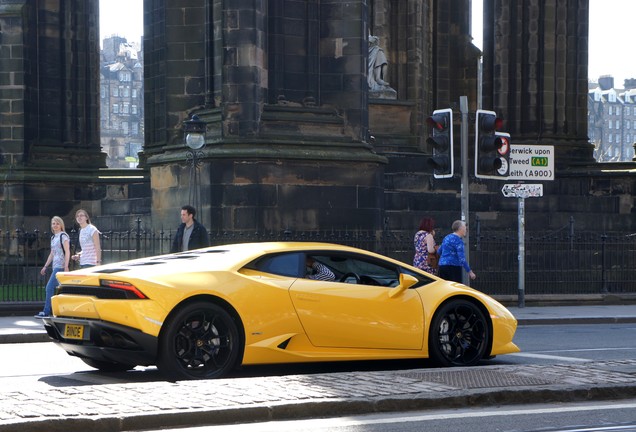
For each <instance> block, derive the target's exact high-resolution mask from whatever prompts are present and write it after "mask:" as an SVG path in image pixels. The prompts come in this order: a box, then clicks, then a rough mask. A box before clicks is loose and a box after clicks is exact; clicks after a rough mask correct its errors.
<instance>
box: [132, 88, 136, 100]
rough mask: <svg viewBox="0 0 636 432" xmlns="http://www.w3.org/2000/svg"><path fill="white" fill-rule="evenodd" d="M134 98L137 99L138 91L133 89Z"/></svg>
mask: <svg viewBox="0 0 636 432" xmlns="http://www.w3.org/2000/svg"><path fill="white" fill-rule="evenodd" d="M132 97H133V98H136V97H137V89H136V88H134V89H132Z"/></svg>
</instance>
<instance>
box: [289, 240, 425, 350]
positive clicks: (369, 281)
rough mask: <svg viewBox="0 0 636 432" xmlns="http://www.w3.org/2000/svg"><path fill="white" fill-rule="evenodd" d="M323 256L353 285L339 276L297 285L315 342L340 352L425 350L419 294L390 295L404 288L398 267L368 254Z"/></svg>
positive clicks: (296, 296) (294, 294)
mask: <svg viewBox="0 0 636 432" xmlns="http://www.w3.org/2000/svg"><path fill="white" fill-rule="evenodd" d="M321 254H322V255H321V257H320V260H321V262H322V264H325V265H327V266H328V267H330V268H331V269H332V270H333V272H334V273H335V274H336V275H337V276H338V277H339V278H340V277H345V278H346V280H348V281H350V282H352V283H347V282H340V281H339V278H338V279H337V280H336V281H320V280H310V279H304V278H301V279H298V280H296V281H295V282H294V284H293V285H292V287H291V289H290V296H291V299H292V302H293V304H294V307H295V309H296V313H297V314H298V316H299V319H300V321H301V324H302V325H303V328H304V329H305V332H306V333H307V335H308V337H309V339H310V341H311V343H312V344H314V345H315V346H321V347H334V348H370V349H414V350H416V349H421V348H422V343H423V339H424V338H423V329H424V313H423V308H422V302H421V299H420V297H419V295H418V293H417V291H416V290H413V289H407V290H405V291H404V292H402V293H399V294H398V295H395V296H391V295H390V294H391V292H392V291H393V290H396V289H398V288H397V286H396V285H397V283H398V282H397V281H398V280H399V267H398V266H395V265H393V264H392V263H388V262H384V261H382V262H380V261H378V260H374V259H370V258H366V257H365V256H364V255H355V254H347V255H343V254H337V253H334V254H331V255H330V254H327V253H325V252H321ZM330 258H333V259H332V260H331V261H330ZM362 272H364V273H362ZM349 273H353V274H355V275H356V276H359V280H358V281H356V280H355V278H353V277H351V276H348V277H346V276H345V275H347V274H349ZM358 273H362V274H358ZM367 273H373V274H367ZM353 282H357V283H353Z"/></svg>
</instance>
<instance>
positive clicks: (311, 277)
mask: <svg viewBox="0 0 636 432" xmlns="http://www.w3.org/2000/svg"><path fill="white" fill-rule="evenodd" d="M57 279H58V281H59V283H60V285H59V287H58V290H57V295H55V296H54V297H53V299H52V304H53V316H51V317H48V318H45V319H44V325H45V328H46V330H47V332H48V334H49V336H50V337H51V338H52V339H53V340H54V341H55V342H56V343H58V344H59V345H60V346H61V347H62V348H63V349H65V350H66V351H67V352H68V353H69V354H70V355H73V356H78V357H80V358H81V359H82V360H84V362H86V363H87V364H88V365H90V366H92V367H95V368H97V369H100V370H105V371H117V370H120V371H123V370H127V369H132V368H134V367H135V366H137V365H144V366H147V365H156V366H157V367H158V369H159V370H160V371H161V372H162V373H163V374H165V376H166V377H168V378H170V379H175V380H179V379H194V378H217V377H221V376H223V375H224V374H226V373H228V371H230V370H232V369H233V368H235V367H237V366H239V365H254V364H268V363H269V364H271V363H296V362H317V361H337V360H374V359H375V360H377V359H413V358H431V359H432V360H434V362H435V363H437V364H439V365H442V366H455V365H457V366H467V365H474V364H476V363H478V362H479V361H480V360H482V359H484V358H491V357H493V356H495V355H498V354H506V353H513V352H517V351H519V349H518V348H517V346H516V345H515V344H514V343H513V342H512V339H513V336H514V334H515V330H516V327H517V320H516V319H515V318H514V317H513V316H512V314H511V313H510V312H509V311H508V310H507V309H506V308H505V307H504V306H502V305H501V304H500V303H498V302H497V301H495V300H494V299H492V298H491V297H489V296H487V295H485V294H483V293H480V292H479V291H476V290H473V289H471V288H469V287H466V286H464V285H461V284H457V283H454V282H448V281H445V280H443V279H440V278H438V277H435V276H432V275H430V274H428V273H425V272H423V271H421V270H418V269H417V268H414V267H412V266H410V265H407V264H404V263H401V262H399V261H396V260H393V259H391V258H387V257H384V256H382V255H378V254H375V253H372V252H367V251H364V250H360V249H356V248H352V247H346V246H341V245H335V244H327V243H302V242H298V243H297V242H287V243H285V242H272V243H248V244H233V245H225V246H216V247H209V248H204V249H198V250H195V251H188V252H182V253H175V254H169V255H161V256H155V257H149V258H142V259H136V260H132V261H125V262H118V263H114V264H108V265H102V266H98V267H92V268H87V269H81V270H76V271H72V272H64V273H58V274H57Z"/></svg>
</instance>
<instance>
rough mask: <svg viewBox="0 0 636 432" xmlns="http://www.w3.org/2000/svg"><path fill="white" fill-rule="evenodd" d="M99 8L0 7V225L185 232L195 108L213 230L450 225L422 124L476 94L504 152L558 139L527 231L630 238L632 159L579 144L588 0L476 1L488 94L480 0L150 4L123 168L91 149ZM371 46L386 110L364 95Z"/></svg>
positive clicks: (452, 215) (204, 198) (493, 206)
mask: <svg viewBox="0 0 636 432" xmlns="http://www.w3.org/2000/svg"><path fill="white" fill-rule="evenodd" d="M97 3H98V2H97V0H57V1H51V2H31V1H27V0H0V28H1V29H2V30H3V31H2V35H1V38H0V48H1V49H2V51H1V52H2V53H4V56H3V57H2V58H1V59H0V61H2V63H3V68H2V71H3V72H2V74H1V76H2V81H0V101H2V106H3V111H2V116H3V122H2V135H0V140H1V141H0V146H1V147H2V155H3V162H2V164H1V165H0V175H2V176H3V177H4V187H3V191H2V197H1V202H2V205H3V212H2V213H3V215H6V216H4V221H3V222H2V228H0V229H7V228H13V227H15V226H33V225H36V224H40V226H46V221H48V218H49V217H50V216H51V215H52V214H59V215H62V216H65V217H68V216H69V215H71V214H72V212H73V210H74V209H76V208H78V207H85V208H88V209H89V211H91V212H92V213H93V214H94V215H95V216H96V217H95V219H96V220H97V221H98V223H99V224H100V226H101V227H104V228H111V229H121V228H127V227H129V226H130V221H131V218H135V217H136V216H139V215H141V216H143V217H144V219H145V220H147V221H149V223H148V225H149V226H151V227H153V228H155V229H161V228H169V227H174V226H176V224H177V223H178V213H179V212H178V209H179V207H180V206H181V205H183V204H185V203H184V197H185V196H187V195H188V191H189V190H190V187H191V186H192V185H191V184H190V179H192V178H193V177H192V176H191V169H193V168H192V166H188V163H187V161H188V153H187V148H186V147H185V145H184V140H183V126H184V122H185V121H186V120H188V119H190V118H191V116H192V115H193V114H196V115H197V116H198V117H199V118H200V119H202V120H203V121H204V122H205V123H206V125H207V133H206V145H205V147H204V148H203V149H201V152H202V153H201V158H200V162H201V165H200V167H199V170H200V171H199V174H200V175H199V176H198V177H195V178H198V179H200V180H199V182H198V184H197V187H198V190H199V193H200V194H201V208H200V212H199V215H200V219H202V220H203V222H204V223H205V224H206V225H207V226H208V227H209V228H210V229H213V230H217V229H218V230H223V231H240V230H259V231H262V230H267V231H279V230H283V229H296V230H309V229H339V228H347V229H365V230H376V231H380V230H382V229H385V228H388V229H415V227H416V226H417V222H418V221H419V219H420V218H421V217H422V216H424V215H430V216H433V217H435V218H436V219H437V220H438V225H440V226H442V227H446V226H448V225H450V223H451V222H452V220H454V219H458V218H459V214H460V199H459V194H460V187H461V186H460V178H459V177H458V176H455V177H454V178H452V179H448V180H446V179H440V180H438V179H434V178H433V176H432V173H431V171H430V169H428V168H427V167H426V164H425V161H426V158H427V156H428V155H430V153H431V149H430V148H429V146H428V144H427V143H426V137H427V136H428V134H429V131H428V130H427V127H426V117H427V116H428V115H430V113H431V112H432V111H433V110H434V109H437V108H446V107H450V108H453V109H454V110H455V111H458V110H459V99H460V96H467V99H468V101H469V111H470V112H471V113H474V112H475V110H476V109H477V108H478V107H483V108H487V109H493V110H495V111H497V113H498V114H499V115H500V116H501V117H503V118H504V120H505V123H506V130H507V131H508V132H510V134H511V135H512V137H513V138H512V139H513V143H524V144H543V145H554V146H555V151H556V155H557V156H556V166H557V169H556V180H555V181H553V182H547V183H546V185H545V197H544V198H542V199H536V200H530V201H529V202H528V204H527V206H526V212H527V215H528V224H527V229H529V230H546V229H552V228H560V227H561V226H563V224H564V223H566V222H567V220H569V218H570V217H571V216H574V217H576V218H578V220H579V222H580V225H579V226H582V227H585V228H588V229H602V230H623V231H634V230H636V226H635V225H636V222H635V219H636V218H634V213H635V210H634V209H635V207H634V198H633V191H634V187H635V182H634V173H633V164H624V165H620V166H616V165H614V167H613V169H612V171H611V172H608V171H605V170H604V167H603V166H601V165H598V164H596V163H595V161H594V159H593V146H592V145H591V144H590V143H589V140H588V139H587V39H586V38H587V14H588V2H587V0H576V1H571V0H568V1H566V0H546V1H544V2H537V1H529V0H528V1H526V0H524V1H521V2H514V3H510V2H507V1H504V0H485V7H484V11H485V20H484V23H485V29H486V31H485V38H484V40H485V43H484V46H485V47H486V48H485V49H484V62H483V86H482V87H481V89H480V88H479V86H478V83H479V77H480V73H479V70H480V67H479V64H478V60H479V57H480V53H479V51H478V50H477V49H476V48H475V47H474V46H473V45H472V43H471V40H470V36H469V22H470V14H469V10H470V7H469V5H470V1H469V0H404V1H400V2H395V1H390V0H372V1H369V0H352V1H341V0H268V1H250V2H245V1H241V0H236V1H231V2H227V1H222V0H208V1H204V2H196V3H193V2H185V1H174V2H172V1H171V2H168V1H165V0H144V91H145V106H144V122H145V143H144V150H143V152H142V154H141V159H140V168H138V169H135V170H127V171H126V172H124V171H118V170H112V169H105V158H106V154H105V153H103V152H102V151H101V148H100V143H99V114H98V113H99V100H98V95H99V58H98V46H97V31H96V29H97V25H96V23H97V14H98V6H97ZM369 35H375V36H378V38H379V40H380V44H381V46H382V48H383V49H384V52H385V53H386V56H387V63H388V65H387V70H386V81H388V83H389V85H390V87H391V88H392V89H394V90H395V98H394V99H387V98H374V97H373V93H372V92H370V91H369V87H368V81H367V72H368V62H367V60H368V42H369ZM36 65H37V66H39V67H36ZM480 95H483V100H479V99H478V98H479V97H480ZM458 117H459V116H457V118H458ZM455 130H456V136H457V137H459V136H460V134H459V131H460V125H459V123H457V124H455ZM469 133H472V131H470V132H469ZM469 142H470V140H469ZM459 144H460V140H459V139H457V140H456V142H455V149H456V154H459ZM456 165H458V164H456ZM469 166H470V162H469ZM469 180H470V185H469V192H470V201H471V206H470V210H471V213H470V214H469V218H471V219H472V218H474V217H476V216H479V217H480V218H481V220H482V221H484V223H485V224H489V225H491V226H493V227H497V228H501V229H506V228H513V229H514V228H515V227H516V224H517V211H516V202H515V201H514V200H510V199H506V198H503V197H502V194H501V186H502V182H501V181H497V180H480V179H475V178H473V177H472V175H471V178H470V179H469ZM42 221H44V222H45V223H44V224H42ZM469 223H471V222H470V221H469Z"/></svg>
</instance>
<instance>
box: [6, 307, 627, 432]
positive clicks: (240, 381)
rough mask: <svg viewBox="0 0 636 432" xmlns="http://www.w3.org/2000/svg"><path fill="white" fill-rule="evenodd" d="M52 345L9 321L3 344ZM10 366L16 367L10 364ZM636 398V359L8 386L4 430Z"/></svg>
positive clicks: (596, 311) (20, 322)
mask: <svg viewBox="0 0 636 432" xmlns="http://www.w3.org/2000/svg"><path fill="white" fill-rule="evenodd" d="M510 310H511V311H512V312H513V313H514V314H515V316H517V318H518V319H519V322H520V324H521V325H532V324H558V323H568V324H574V323H581V322H585V323H600V322H609V323H613V322H622V323H636V306H633V305H631V306H574V307H572V306H571V307H532V308H530V307H527V308H522V309H518V308H510ZM42 340H46V338H45V335H44V333H43V330H42V329H41V327H40V324H39V323H38V322H37V321H36V320H35V319H32V318H28V317H0V341H1V342H5V343H7V342H27V341H42ZM5 361H6V360H5ZM633 397H636V359H634V360H623V361H604V362H598V361H597V362H589V363H576V364H571V363H570V364H566V365H559V364H556V365H548V366H546V365H515V366H510V365H506V366H500V365H495V366H484V367H474V368H439V369H413V370H400V371H371V372H369V371H365V372H339V373H326V374H312V375H285V376H268V377H256V378H231V379H220V380H203V381H180V382H165V381H155V382H137V383H124V384H121V383H116V384H94V385H75V384H73V383H68V384H65V385H58V386H51V387H50V388H45V389H43V388H41V387H38V388H31V389H29V388H15V389H8V388H3V389H0V432H4V431H18V430H29V431H47V432H55V431H65V432H74V431H85V430H94V431H98V432H99V431H126V430H140V429H148V428H160V427H177V426H193V425H199V424H224V423H233V422H246V421H268V420H272V419H291V418H308V417H320V416H324V415H329V416H335V415H354V414H364V413H373V412H390V411H408V410H421V409H430V408H441V407H447V408H448V407H465V406H490V405H499V404H510V403H538V402H551V401H555V402H556V401H568V402H571V401H577V400H581V401H584V400H604V399H621V398H633Z"/></svg>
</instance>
